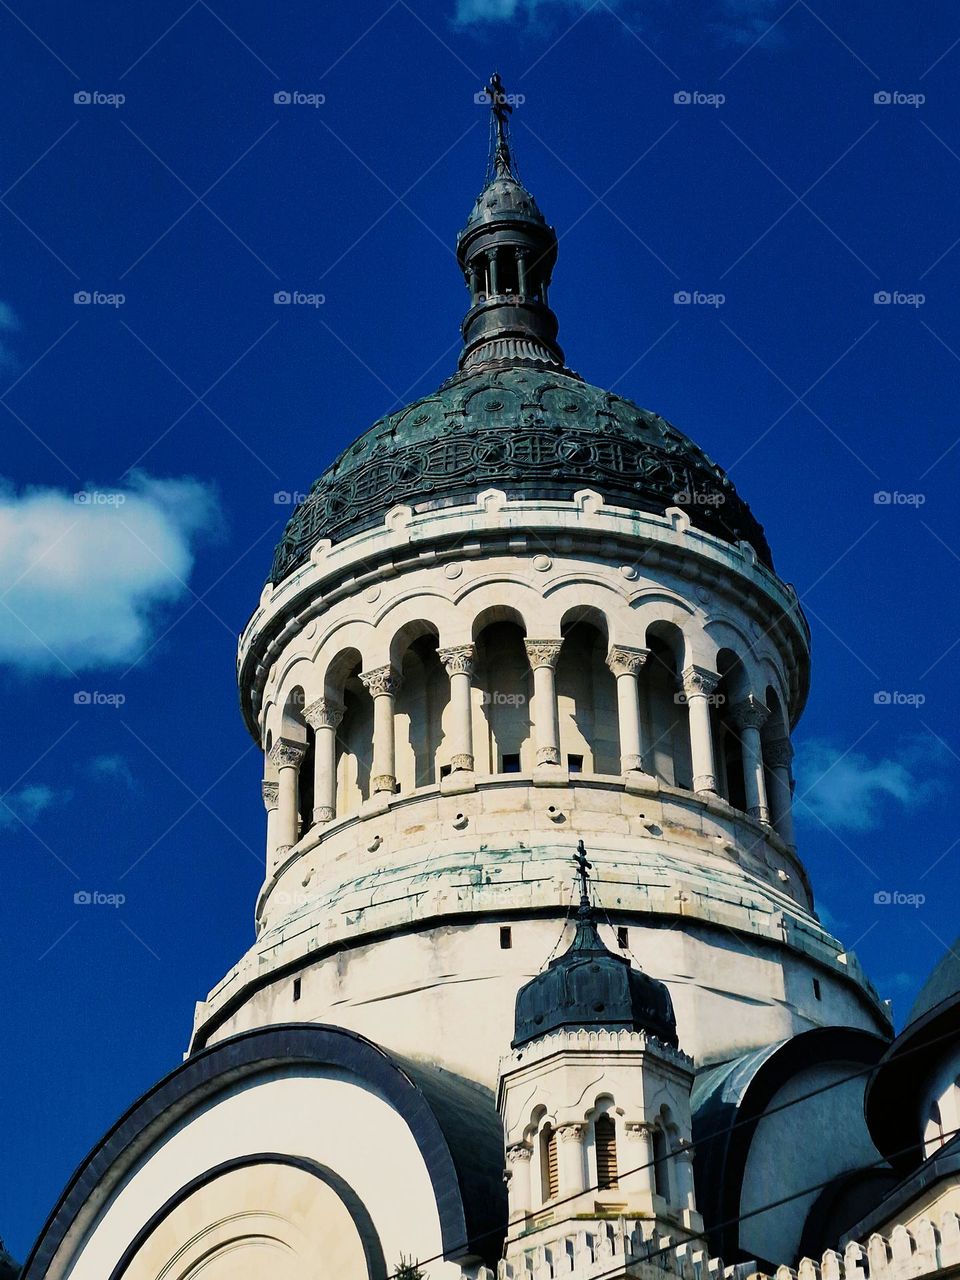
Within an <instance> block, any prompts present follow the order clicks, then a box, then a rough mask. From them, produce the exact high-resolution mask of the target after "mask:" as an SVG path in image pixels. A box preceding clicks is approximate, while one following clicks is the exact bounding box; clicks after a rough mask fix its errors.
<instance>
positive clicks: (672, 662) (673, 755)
mask: <svg viewBox="0 0 960 1280" xmlns="http://www.w3.org/2000/svg"><path fill="white" fill-rule="evenodd" d="M661 633H662V634H661ZM681 644H682V639H681V637H680V633H679V632H678V631H677V630H676V628H673V627H670V626H667V625H666V624H664V625H663V626H661V624H659V623H654V624H652V626H651V627H649V628H648V629H647V636H646V647H647V648H648V649H649V651H650V655H649V657H648V658H647V661H646V663H645V664H644V668H643V673H642V676H641V680H640V689H641V707H642V718H643V730H644V742H645V743H646V744H647V746H646V753H647V761H648V765H647V767H648V768H649V769H650V770H651V772H652V773H653V774H654V775H655V776H656V777H658V778H659V779H660V780H661V781H662V782H666V783H667V784H668V786H672V787H686V788H690V787H692V786H693V769H692V766H691V762H690V727H689V717H688V713H687V706H686V702H685V701H684V698H683V696H682V694H680V692H679V672H680V657H679V655H680V652H681V648H680V646H681Z"/></svg>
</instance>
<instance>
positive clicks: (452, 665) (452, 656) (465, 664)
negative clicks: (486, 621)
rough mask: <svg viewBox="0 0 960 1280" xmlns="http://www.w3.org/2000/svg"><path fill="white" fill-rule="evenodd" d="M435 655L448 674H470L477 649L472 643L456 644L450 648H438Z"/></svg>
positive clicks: (471, 673)
mask: <svg viewBox="0 0 960 1280" xmlns="http://www.w3.org/2000/svg"><path fill="white" fill-rule="evenodd" d="M437 656H438V657H439V659H440V661H441V662H442V663H443V665H444V668H445V669H446V672H447V675H448V676H472V675H473V670H474V664H475V662H476V657H477V651H476V647H475V646H474V645H472V644H458V645H454V646H453V648H450V649H438V650H437Z"/></svg>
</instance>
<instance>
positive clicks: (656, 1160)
mask: <svg viewBox="0 0 960 1280" xmlns="http://www.w3.org/2000/svg"><path fill="white" fill-rule="evenodd" d="M667 1158H668V1152H667V1135H666V1134H665V1133H664V1132H663V1130H662V1129H654V1131H653V1173H654V1179H655V1185H656V1192H657V1195H658V1196H662V1197H663V1199H664V1200H667V1201H669V1199H670V1178H669V1174H668V1170H667Z"/></svg>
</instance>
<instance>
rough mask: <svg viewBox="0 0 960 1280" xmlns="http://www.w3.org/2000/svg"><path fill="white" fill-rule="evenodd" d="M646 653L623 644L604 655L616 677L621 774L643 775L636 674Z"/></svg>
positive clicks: (645, 657) (638, 673)
mask: <svg viewBox="0 0 960 1280" xmlns="http://www.w3.org/2000/svg"><path fill="white" fill-rule="evenodd" d="M649 654H650V650H649V649H630V648H627V647H626V646H624V645H614V646H613V647H612V648H611V650H610V652H609V653H608V654H607V666H608V667H609V668H610V670H611V671H612V672H613V674H614V675H615V676H616V677H617V710H618V713H619V720H620V771H621V773H630V772H639V773H646V772H647V769H646V768H645V762H644V759H643V738H642V734H641V732H640V685H639V675H640V670H641V668H642V667H643V664H644V663H645V662H646V660H647V658H648V656H649Z"/></svg>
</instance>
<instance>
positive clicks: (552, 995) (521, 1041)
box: [512, 904, 678, 1049]
mask: <svg viewBox="0 0 960 1280" xmlns="http://www.w3.org/2000/svg"><path fill="white" fill-rule="evenodd" d="M562 1028H567V1029H569V1030H576V1029H580V1028H586V1029H587V1030H590V1029H593V1030H601V1029H603V1030H606V1031H645V1032H646V1033H647V1034H648V1035H651V1036H653V1037H654V1038H655V1039H657V1040H662V1041H663V1043H664V1044H668V1045H672V1046H673V1048H675V1049H676V1048H677V1044H678V1042H677V1020H676V1018H675V1016H674V1012H673V1002H672V1001H671V999H670V992H669V991H668V990H667V988H666V987H665V986H664V984H663V983H662V982H658V981H657V980H656V979H655V978H651V977H648V976H647V974H645V973H642V972H641V971H640V970H639V969H634V968H633V966H632V965H631V963H630V961H629V960H628V959H627V958H626V956H618V955H615V954H614V953H613V952H612V951H609V950H608V949H607V948H606V947H605V946H604V945H603V942H602V941H601V940H600V935H599V933H597V926H596V922H595V921H594V918H593V911H592V909H591V908H590V906H589V905H583V904H581V906H580V910H579V911H578V912H577V933H576V937H575V938H574V940H573V942H572V944H571V946H570V948H569V950H568V951H566V952H564V954H563V955H562V956H559V957H558V958H557V959H556V960H551V962H550V964H549V965H548V966H547V968H546V969H544V971H543V972H542V973H538V974H537V976H536V977H535V978H534V979H532V981H530V982H528V983H527V984H526V986H523V987H521V988H520V990H519V991H518V992H517V1008H516V1019H515V1026H514V1037H513V1042H512V1047H513V1048H514V1049H519V1048H520V1047H521V1046H522V1045H525V1044H529V1042H530V1041H531V1040H536V1039H538V1038H539V1037H540V1036H545V1035H548V1034H549V1033H550V1032H551V1031H559V1030H561V1029H562Z"/></svg>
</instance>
